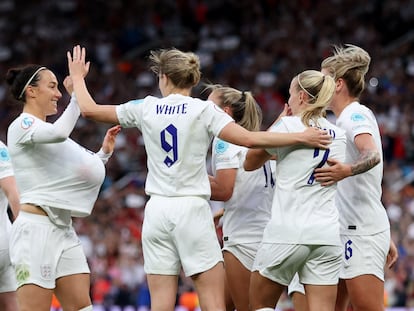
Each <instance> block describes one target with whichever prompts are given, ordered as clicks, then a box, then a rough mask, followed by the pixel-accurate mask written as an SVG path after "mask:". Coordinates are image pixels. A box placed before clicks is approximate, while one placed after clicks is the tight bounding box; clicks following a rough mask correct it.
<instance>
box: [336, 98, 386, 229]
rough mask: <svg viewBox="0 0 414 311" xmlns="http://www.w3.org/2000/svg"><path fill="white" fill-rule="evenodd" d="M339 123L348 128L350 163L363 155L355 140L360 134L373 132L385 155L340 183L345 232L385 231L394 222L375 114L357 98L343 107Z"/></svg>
mask: <svg viewBox="0 0 414 311" xmlns="http://www.w3.org/2000/svg"><path fill="white" fill-rule="evenodd" d="M336 125H338V126H339V127H340V128H342V129H344V130H345V131H346V137H347V147H346V157H345V162H346V163H354V162H356V161H357V159H358V157H359V151H358V149H357V147H356V145H355V142H354V141H355V137H356V136H357V135H359V134H364V133H368V134H370V135H371V136H372V138H373V139H374V141H375V144H376V145H377V148H378V150H379V153H380V155H381V162H380V163H379V164H378V165H376V166H375V167H373V168H371V169H370V170H369V171H367V172H365V173H362V174H358V175H354V176H350V177H347V178H345V179H343V180H341V181H340V182H339V183H338V192H337V205H338V208H339V212H340V215H341V217H340V221H341V233H344V234H347V235H353V234H355V235H369V234H375V233H378V232H382V231H384V230H386V229H387V228H389V226H390V225H389V220H388V216H387V213H386V211H385V208H384V206H383V205H382V203H381V195H382V188H381V182H382V175H383V161H382V144H381V136H380V132H379V128H378V124H377V121H376V119H375V116H374V114H373V113H372V111H371V110H370V109H368V108H367V107H366V106H363V105H361V104H360V103H358V102H353V103H351V104H350V105H348V106H347V107H346V108H345V109H344V110H343V111H342V113H341V114H340V116H339V117H338V119H337V121H336Z"/></svg>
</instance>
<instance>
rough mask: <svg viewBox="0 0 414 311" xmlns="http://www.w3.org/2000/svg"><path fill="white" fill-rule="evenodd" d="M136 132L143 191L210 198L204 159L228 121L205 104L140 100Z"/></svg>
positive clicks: (193, 100)
mask: <svg viewBox="0 0 414 311" xmlns="http://www.w3.org/2000/svg"><path fill="white" fill-rule="evenodd" d="M143 105H144V106H143V109H142V118H141V124H140V129H141V131H142V134H143V139H144V143H145V148H146V151H147V154H148V178H147V184H146V191H147V193H149V194H159V195H165V196H186V195H202V196H206V197H209V196H210V186H209V182H208V175H207V168H206V156H207V153H208V149H209V146H210V143H211V141H212V138H213V137H214V136H216V135H218V134H219V133H220V131H221V129H222V128H223V127H224V126H225V125H226V124H228V123H229V122H232V119H231V118H230V117H229V116H228V115H227V114H226V113H224V112H223V111H222V110H221V109H220V108H218V107H217V106H216V105H215V104H213V103H212V102H209V101H203V100H200V99H196V98H192V97H188V96H183V95H179V94H172V95H169V96H167V97H164V98H155V97H147V98H146V99H145V100H144V103H143Z"/></svg>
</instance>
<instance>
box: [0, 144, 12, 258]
mask: <svg viewBox="0 0 414 311" xmlns="http://www.w3.org/2000/svg"><path fill="white" fill-rule="evenodd" d="M13 175H14V173H13V167H12V164H11V160H10V155H9V151H8V150H7V147H6V145H5V144H4V143H3V142H1V141H0V179H2V178H6V177H9V176H13ZM7 207H8V201H7V197H6V195H5V193H4V191H3V190H2V189H0V250H2V249H8V248H9V239H8V236H9V230H10V228H11V222H10V220H9V216H8V215H7Z"/></svg>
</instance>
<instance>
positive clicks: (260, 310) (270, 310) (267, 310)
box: [255, 308, 275, 311]
mask: <svg viewBox="0 0 414 311" xmlns="http://www.w3.org/2000/svg"><path fill="white" fill-rule="evenodd" d="M255 311H275V309H274V308H260V309H256V310H255Z"/></svg>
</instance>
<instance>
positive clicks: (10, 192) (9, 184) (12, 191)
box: [0, 176, 20, 219]
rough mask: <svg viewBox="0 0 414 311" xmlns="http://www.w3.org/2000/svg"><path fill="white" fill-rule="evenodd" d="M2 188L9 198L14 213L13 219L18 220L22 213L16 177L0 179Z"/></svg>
mask: <svg viewBox="0 0 414 311" xmlns="http://www.w3.org/2000/svg"><path fill="white" fill-rule="evenodd" d="M0 188H1V189H3V191H4V194H5V195H6V197H7V200H8V202H9V206H10V208H11V210H12V213H13V219H16V217H17V215H18V214H19V211H20V196H19V191H18V190H17V184H16V179H15V178H14V176H7V177H4V178H1V179H0Z"/></svg>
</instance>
